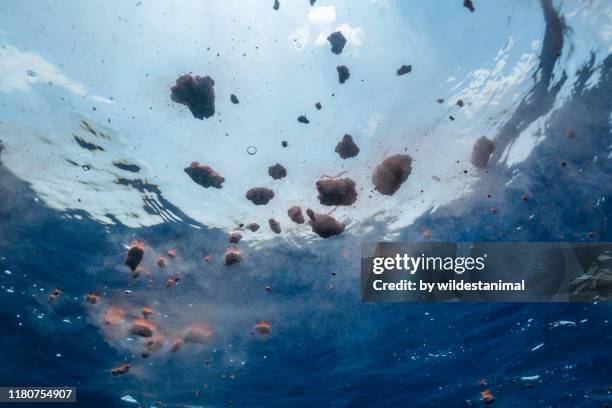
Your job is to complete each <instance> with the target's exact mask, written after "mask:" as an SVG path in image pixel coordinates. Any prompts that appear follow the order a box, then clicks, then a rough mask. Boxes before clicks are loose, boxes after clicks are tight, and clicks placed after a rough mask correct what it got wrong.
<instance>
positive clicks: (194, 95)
mask: <svg viewBox="0 0 612 408" xmlns="http://www.w3.org/2000/svg"><path fill="white" fill-rule="evenodd" d="M214 86H215V81H214V80H213V79H212V78H211V77H209V76H205V77H200V76H197V75H196V76H195V77H194V76H193V75H191V74H187V75H183V76H181V77H179V78H178V79H177V80H176V84H175V85H174V86H173V87H172V88H171V89H170V90H171V92H172V93H171V95H170V98H171V99H172V100H173V101H174V102H176V103H180V104H182V105H186V106H187V107H188V108H189V110H190V111H191V114H192V115H193V117H194V118H197V119H204V118H210V117H211V116H212V115H214V114H215V89H214Z"/></svg>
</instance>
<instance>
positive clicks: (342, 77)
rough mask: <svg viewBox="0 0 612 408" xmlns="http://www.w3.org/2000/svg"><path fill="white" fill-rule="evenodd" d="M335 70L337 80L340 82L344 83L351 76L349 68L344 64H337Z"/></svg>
mask: <svg viewBox="0 0 612 408" xmlns="http://www.w3.org/2000/svg"><path fill="white" fill-rule="evenodd" d="M336 70H337V71H338V82H340V83H341V84H343V83H345V82H346V80H347V79H349V78H350V76H351V73H350V72H349V69H348V68H347V67H346V66H345V65H338V66H337V67H336Z"/></svg>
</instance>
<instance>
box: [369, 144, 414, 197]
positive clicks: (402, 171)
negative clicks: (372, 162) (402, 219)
mask: <svg viewBox="0 0 612 408" xmlns="http://www.w3.org/2000/svg"><path fill="white" fill-rule="evenodd" d="M411 172H412V157H410V156H408V155H407V154H396V155H395V156H390V157H387V158H386V159H385V160H383V162H382V163H381V164H379V165H378V166H376V168H375V169H374V173H373V174H372V183H374V188H375V189H376V191H378V192H379V193H380V194H384V195H389V196H391V195H393V194H395V193H396V192H397V190H399V188H400V186H401V185H402V184H403V183H404V182H405V181H406V180H407V179H408V176H409V175H410V173H411Z"/></svg>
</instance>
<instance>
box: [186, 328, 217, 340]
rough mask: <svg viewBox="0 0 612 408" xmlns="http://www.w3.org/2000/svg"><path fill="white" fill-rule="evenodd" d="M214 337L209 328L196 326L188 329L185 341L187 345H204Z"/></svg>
mask: <svg viewBox="0 0 612 408" xmlns="http://www.w3.org/2000/svg"><path fill="white" fill-rule="evenodd" d="M212 335H213V331H212V329H210V328H209V327H206V326H202V325H199V324H194V325H191V326H189V327H188V328H187V330H186V332H185V337H184V338H183V340H184V341H185V343H197V344H204V343H207V342H208V341H209V340H210V339H211V338H212Z"/></svg>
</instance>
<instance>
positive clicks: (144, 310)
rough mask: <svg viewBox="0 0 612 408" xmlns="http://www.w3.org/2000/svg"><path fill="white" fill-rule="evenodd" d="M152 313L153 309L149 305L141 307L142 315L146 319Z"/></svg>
mask: <svg viewBox="0 0 612 408" xmlns="http://www.w3.org/2000/svg"><path fill="white" fill-rule="evenodd" d="M152 314H153V309H152V308H150V307H149V306H145V307H143V308H142V316H143V317H144V318H145V319H146V318H148V317H149V316H151V315H152Z"/></svg>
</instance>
